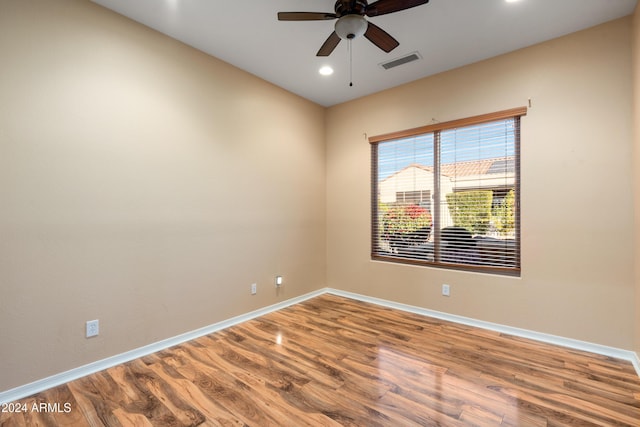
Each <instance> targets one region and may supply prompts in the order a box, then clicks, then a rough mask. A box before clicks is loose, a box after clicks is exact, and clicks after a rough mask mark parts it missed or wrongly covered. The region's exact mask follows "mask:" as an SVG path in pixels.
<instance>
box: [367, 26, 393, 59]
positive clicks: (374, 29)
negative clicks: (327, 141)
mask: <svg viewBox="0 0 640 427" xmlns="http://www.w3.org/2000/svg"><path fill="white" fill-rule="evenodd" d="M364 36H365V37H366V38H368V39H369V41H370V42H371V43H373V44H375V45H376V46H378V47H379V48H380V49H382V50H384V51H385V52H387V53H389V52H391V51H392V50H393V49H395V48H397V47H398V46H399V45H400V43H399V42H398V40H396V39H394V38H393V37H391V36H390V35H389V33H387V32H386V31H385V30H383V29H382V28H380V27H378V26H377V25H375V24H372V23H371V22H368V26H367V31H366V32H365V33H364Z"/></svg>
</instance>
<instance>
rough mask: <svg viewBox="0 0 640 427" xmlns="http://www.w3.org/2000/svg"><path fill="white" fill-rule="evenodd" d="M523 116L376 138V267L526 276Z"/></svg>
mask: <svg viewBox="0 0 640 427" xmlns="http://www.w3.org/2000/svg"><path fill="white" fill-rule="evenodd" d="M525 114H526V108H524V107H522V108H517V109H512V110H507V111H500V112H497V113H491V114H486V115H482V116H476V117H471V118H468V119H462V120H456V121H452V122H447V123H439V124H436V125H430V126H425V127H421V128H417V129H410V130H407V131H401V132H396V133H392V134H387V135H381V136H376V137H371V138H369V142H370V143H371V154H372V203H371V211H372V221H371V223H372V239H371V242H372V245H371V246H372V251H371V253H372V259H375V260H384V261H392V262H400V263H410V264H419V265H428V266H435V267H445V268H453V269H463V270H472V271H482V272H491V273H502V274H512V275H519V274H520V117H521V116H524V115H525Z"/></svg>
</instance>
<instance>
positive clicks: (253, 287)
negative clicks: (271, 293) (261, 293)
mask: <svg viewBox="0 0 640 427" xmlns="http://www.w3.org/2000/svg"><path fill="white" fill-rule="evenodd" d="M257 293H258V284H257V283H252V284H251V295H255V294H257Z"/></svg>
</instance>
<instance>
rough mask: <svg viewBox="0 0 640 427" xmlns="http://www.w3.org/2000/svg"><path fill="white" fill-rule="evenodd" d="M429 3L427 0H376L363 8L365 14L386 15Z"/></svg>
mask: <svg viewBox="0 0 640 427" xmlns="http://www.w3.org/2000/svg"><path fill="white" fill-rule="evenodd" d="M427 3H429V0H378V1H376V2H373V3H371V4H370V5H368V6H367V8H366V9H365V14H366V15H367V16H379V15H386V14H387V13H393V12H399V11H401V10H405V9H410V8H412V7H416V6H420V5H423V4H427Z"/></svg>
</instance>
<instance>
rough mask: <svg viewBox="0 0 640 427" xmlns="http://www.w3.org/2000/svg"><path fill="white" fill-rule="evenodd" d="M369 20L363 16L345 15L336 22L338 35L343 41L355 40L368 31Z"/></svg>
mask: <svg viewBox="0 0 640 427" xmlns="http://www.w3.org/2000/svg"><path fill="white" fill-rule="evenodd" d="M367 26H368V23H367V20H366V19H364V16H361V15H353V14H352V15H344V16H342V17H340V18H339V19H338V20H337V21H336V26H335V30H336V34H337V35H338V37H340V38H341V39H342V40H350V39H355V38H356V37H359V36H361V35H363V34H364V33H365V32H366V31H367Z"/></svg>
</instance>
